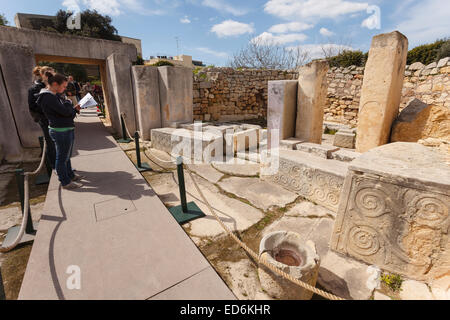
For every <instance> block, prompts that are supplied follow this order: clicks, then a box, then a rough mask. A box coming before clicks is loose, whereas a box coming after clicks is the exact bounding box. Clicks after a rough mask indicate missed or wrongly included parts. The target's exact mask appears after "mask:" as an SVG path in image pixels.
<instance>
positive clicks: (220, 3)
mask: <svg viewBox="0 0 450 320" xmlns="http://www.w3.org/2000/svg"><path fill="white" fill-rule="evenodd" d="M202 5H203V6H205V7H209V8H213V9H216V10H218V11H225V12H227V13H231V14H232V15H234V16H243V15H245V14H247V12H248V10H246V9H243V8H236V7H235V6H233V5H230V4H229V3H227V2H226V1H224V0H203V1H202Z"/></svg>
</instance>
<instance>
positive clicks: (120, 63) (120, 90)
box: [106, 53, 137, 134]
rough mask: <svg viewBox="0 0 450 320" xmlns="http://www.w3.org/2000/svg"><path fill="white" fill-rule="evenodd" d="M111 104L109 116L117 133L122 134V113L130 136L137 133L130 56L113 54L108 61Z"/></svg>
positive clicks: (107, 69) (107, 70)
mask: <svg viewBox="0 0 450 320" xmlns="http://www.w3.org/2000/svg"><path fill="white" fill-rule="evenodd" d="M106 72H107V77H108V85H109V90H108V91H109V94H110V104H111V106H108V107H109V108H108V109H109V115H110V119H111V124H112V126H113V129H114V130H115V131H116V132H121V130H122V127H121V121H120V115H121V113H125V119H124V120H125V123H126V125H127V127H128V130H129V131H130V134H134V133H135V132H136V129H137V126H136V114H135V106H134V99H133V95H132V94H131V93H132V92H133V86H132V82H131V61H130V59H129V57H128V56H125V55H121V54H116V53H113V54H112V55H110V56H109V57H108V59H107V60H106Z"/></svg>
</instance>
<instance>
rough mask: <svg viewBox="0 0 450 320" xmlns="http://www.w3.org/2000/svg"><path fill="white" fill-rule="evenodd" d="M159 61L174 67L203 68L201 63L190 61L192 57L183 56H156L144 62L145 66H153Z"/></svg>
mask: <svg viewBox="0 0 450 320" xmlns="http://www.w3.org/2000/svg"><path fill="white" fill-rule="evenodd" d="M160 61H168V62H170V63H172V64H174V65H175V66H180V67H187V68H195V67H204V66H205V65H204V64H203V62H202V61H198V60H192V56H188V55H185V54H182V55H179V56H175V57H171V56H157V57H153V56H152V57H150V60H146V61H145V65H153V64H155V63H158V62H160Z"/></svg>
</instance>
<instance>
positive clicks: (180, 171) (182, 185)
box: [177, 157, 188, 213]
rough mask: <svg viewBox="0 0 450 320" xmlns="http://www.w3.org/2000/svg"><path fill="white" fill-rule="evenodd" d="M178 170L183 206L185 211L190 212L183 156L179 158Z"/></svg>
mask: <svg viewBox="0 0 450 320" xmlns="http://www.w3.org/2000/svg"><path fill="white" fill-rule="evenodd" d="M177 172H178V183H179V185H180V199H181V208H182V209H183V213H188V207H187V201H186V184H185V183H184V171H183V158H182V157H178V158H177Z"/></svg>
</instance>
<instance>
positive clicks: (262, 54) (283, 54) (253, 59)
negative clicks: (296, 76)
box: [229, 38, 310, 70]
mask: <svg viewBox="0 0 450 320" xmlns="http://www.w3.org/2000/svg"><path fill="white" fill-rule="evenodd" d="M309 60H310V56H309V53H308V52H307V51H305V50H303V49H302V48H301V47H284V46H281V45H279V44H277V43H275V42H273V41H267V40H263V39H259V38H254V39H251V40H250V41H249V42H248V43H247V45H246V46H244V47H243V48H242V49H241V50H240V51H238V52H236V53H235V54H234V55H233V57H232V59H231V61H230V62H229V65H230V66H231V67H232V68H250V69H276V70H288V69H296V68H298V67H299V66H301V65H303V64H305V63H306V62H308V61H309Z"/></svg>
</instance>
